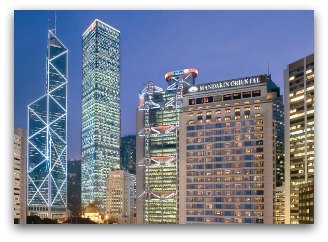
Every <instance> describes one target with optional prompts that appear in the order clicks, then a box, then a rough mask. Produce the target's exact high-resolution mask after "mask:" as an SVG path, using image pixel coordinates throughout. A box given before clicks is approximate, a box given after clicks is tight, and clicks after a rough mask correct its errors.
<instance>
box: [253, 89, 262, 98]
mask: <svg viewBox="0 0 328 242" xmlns="http://www.w3.org/2000/svg"><path fill="white" fill-rule="evenodd" d="M259 96H261V91H260V90H255V91H252V97H259Z"/></svg>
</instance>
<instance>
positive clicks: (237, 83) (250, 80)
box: [189, 75, 266, 92]
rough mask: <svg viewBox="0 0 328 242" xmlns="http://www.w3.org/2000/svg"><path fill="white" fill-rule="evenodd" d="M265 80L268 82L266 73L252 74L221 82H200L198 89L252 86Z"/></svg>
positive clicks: (208, 89)
mask: <svg viewBox="0 0 328 242" xmlns="http://www.w3.org/2000/svg"><path fill="white" fill-rule="evenodd" d="M265 82H266V75H260V76H252V77H245V78H239V79H234V80H228V81H219V82H212V83H207V84H200V85H197V86H196V88H197V89H198V91H200V92H201V91H210V90H218V89H225V88H233V87H241V86H252V85H256V84H260V83H265ZM196 88H194V89H196ZM190 91H191V90H189V92H190ZM193 91H194V90H193Z"/></svg>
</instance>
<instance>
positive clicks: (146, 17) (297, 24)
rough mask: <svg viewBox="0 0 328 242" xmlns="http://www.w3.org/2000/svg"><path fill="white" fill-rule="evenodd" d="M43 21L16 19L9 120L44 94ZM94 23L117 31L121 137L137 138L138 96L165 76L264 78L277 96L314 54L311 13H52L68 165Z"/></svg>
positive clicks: (28, 15)
mask: <svg viewBox="0 0 328 242" xmlns="http://www.w3.org/2000/svg"><path fill="white" fill-rule="evenodd" d="M48 16H54V11H15V19H14V28H15V29H14V34H15V35H14V38H15V43H14V64H15V66H14V78H15V80H14V109H15V110H14V115H15V116H14V120H15V127H23V128H26V126H27V105H28V104H29V103H31V102H33V101H34V100H36V99H37V98H39V97H40V96H42V95H43V94H44V93H45V87H46V46H47V30H48ZM96 18H98V19H100V20H102V21H104V22H105V23H108V24H109V25H111V26H113V27H114V28H116V29H118V30H120V31H121V109H122V135H127V134H135V133H136V132H135V108H136V106H137V103H138V92H139V90H140V89H141V88H142V86H143V84H144V83H145V82H147V81H154V82H155V84H156V85H157V86H161V87H165V86H166V83H165V80H164V75H165V73H166V72H169V71H173V70H179V69H184V68H190V67H193V68H196V69H197V70H198V72H199V76H198V77H197V79H196V83H205V82H213V81H219V80H227V79H232V78H238V77H246V76H252V75H257V74H266V73H267V71H268V63H269V66H270V73H271V74H272V79H273V80H274V81H275V82H276V83H277V84H278V86H280V87H281V88H282V89H283V70H284V69H285V68H286V65H287V64H288V63H291V62H293V61H295V60H298V59H300V58H302V57H304V56H306V55H309V54H311V53H313V51H314V28H313V26H314V14H313V11H77V10H73V11H57V36H58V37H59V38H60V39H61V41H62V42H63V44H64V45H66V47H67V48H68V50H69V54H68V62H69V63H68V68H69V69H68V71H69V84H68V158H69V159H78V158H80V157H81V95H82V89H81V83H82V69H81V67H82V33H83V32H84V31H85V30H86V28H87V27H88V26H89V25H90V24H91V23H92V22H93V21H94V19H96Z"/></svg>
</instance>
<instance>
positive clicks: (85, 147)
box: [81, 19, 121, 213]
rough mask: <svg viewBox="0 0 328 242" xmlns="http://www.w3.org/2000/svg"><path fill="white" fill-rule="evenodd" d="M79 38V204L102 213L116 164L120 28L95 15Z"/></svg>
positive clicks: (118, 141) (119, 113)
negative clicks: (109, 180)
mask: <svg viewBox="0 0 328 242" xmlns="http://www.w3.org/2000/svg"><path fill="white" fill-rule="evenodd" d="M82 38H83V40H82V48H83V66H82V73H83V77H82V157H81V161H82V207H83V208H86V207H87V206H88V204H89V203H90V202H93V203H94V204H95V206H97V207H98V208H99V210H100V212H101V213H105V210H106V183H107V178H108V173H109V172H110V171H112V170H116V169H119V168H120V136H121V111H120V31H118V30H117V29H115V28H113V27H111V26H109V25H108V24H106V23H104V22H102V21H100V20H98V19H96V20H95V21H94V22H93V23H92V24H91V25H90V26H89V27H88V28H87V30H86V31H85V32H84V33H83V35H82Z"/></svg>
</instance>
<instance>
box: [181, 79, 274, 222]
mask: <svg viewBox="0 0 328 242" xmlns="http://www.w3.org/2000/svg"><path fill="white" fill-rule="evenodd" d="M272 92H274V94H273V93H272ZM276 92H279V88H277V86H276V85H275V84H274V83H273V82H272V80H271V78H270V76H267V75H258V76H251V77H244V78H238V79H232V80H227V81H219V82H212V83H206V84H200V85H196V86H193V87H190V88H189V89H187V90H185V94H184V96H183V107H182V110H181V112H180V119H179V120H180V126H179V136H178V138H179V159H178V171H179V176H178V199H179V202H178V211H179V223H180V224H191V223H209V224H218V223H222V224H223V223H224V224H227V223H230V224H235V223H252V224H256V223H260V224H262V223H265V224H273V223H274V208H275V207H274V195H275V178H276V177H275V170H276V169H275V168H276V156H275V155H276V138H275V133H276V132H275V129H276V127H275V122H274V107H273V106H274V102H275V101H274V100H275V98H277V97H279V93H276Z"/></svg>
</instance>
